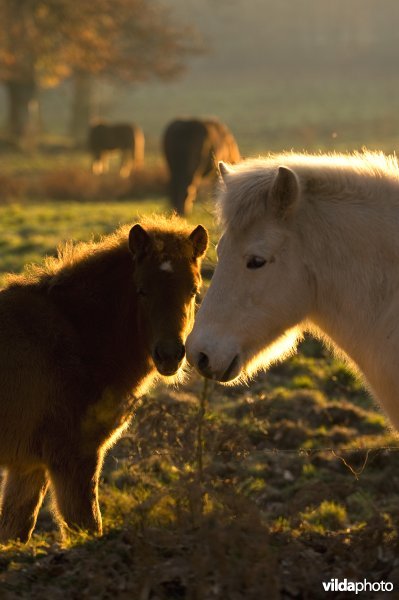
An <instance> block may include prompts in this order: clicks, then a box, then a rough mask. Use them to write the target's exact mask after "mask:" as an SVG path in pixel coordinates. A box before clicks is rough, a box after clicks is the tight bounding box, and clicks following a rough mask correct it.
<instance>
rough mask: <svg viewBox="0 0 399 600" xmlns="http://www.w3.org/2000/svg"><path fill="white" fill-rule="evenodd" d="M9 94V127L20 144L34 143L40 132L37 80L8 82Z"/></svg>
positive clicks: (14, 139)
mask: <svg viewBox="0 0 399 600" xmlns="http://www.w3.org/2000/svg"><path fill="white" fill-rule="evenodd" d="M6 87H7V95H8V129H9V133H10V136H11V138H12V140H13V141H14V142H16V143H17V144H18V145H20V144H22V145H24V144H26V143H29V145H31V144H34V143H35V141H36V137H37V133H38V99H37V86H36V83H35V81H33V80H26V81H17V80H10V81H7V82H6Z"/></svg>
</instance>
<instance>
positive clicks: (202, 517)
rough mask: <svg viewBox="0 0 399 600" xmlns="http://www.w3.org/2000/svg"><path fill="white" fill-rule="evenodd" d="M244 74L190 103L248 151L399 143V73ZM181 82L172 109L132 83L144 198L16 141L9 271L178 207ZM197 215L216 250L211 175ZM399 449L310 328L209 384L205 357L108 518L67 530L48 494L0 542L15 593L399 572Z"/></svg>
mask: <svg viewBox="0 0 399 600" xmlns="http://www.w3.org/2000/svg"><path fill="white" fill-rule="evenodd" d="M245 83H246V82H245V78H244V79H243V80H242V85H241V86H240V89H238V88H237V87H236V88H235V91H233V90H230V93H229V98H228V99H224V100H223V97H222V94H221V93H220V91H219V92H217V91H215V93H214V95H213V96H212V93H211V92H210V91H209V89H208V90H207V93H206V94H205V95H203V96H202V97H201V96H199V97H198V99H197V101H196V102H193V99H192V98H193V95H194V92H195V89H194V88H193V89H192V90H191V104H190V107H191V111H190V112H192V113H194V112H201V113H209V112H218V114H220V115H221V116H222V117H223V118H225V120H226V121H227V122H229V123H230V125H231V126H232V129H233V130H234V131H235V132H236V133H237V137H238V139H239V141H240V142H241V146H242V148H243V152H244V154H256V153H258V152H264V151H268V150H282V149H284V148H291V147H295V148H296V149H302V148H306V149H307V150H317V149H319V148H320V149H324V150H325V149H328V150H332V149H337V150H343V149H349V150H350V149H355V148H360V147H361V146H362V145H368V146H369V147H371V148H381V149H383V150H385V151H393V150H395V147H396V142H397V135H396V132H397V131H399V117H398V116H397V115H396V100H395V99H396V98H397V96H398V92H399V84H398V83H397V82H396V81H393V80H391V81H385V82H384V86H385V87H383V88H382V89H381V86H380V87H378V85H374V86H373V85H372V84H371V83H367V82H366V83H364V82H363V83H361V82H358V81H356V80H355V78H354V81H353V82H350V83H348V84H347V86H346V87H345V88H344V87H343V86H341V87H340V88H338V87H337V86H336V85H335V84H334V82H331V83H330V85H329V86H328V85H325V86H324V87H323V86H322V85H321V84H320V83H318V84H316V83H313V84H312V83H311V82H309V86H310V90H311V92H312V93H309V86H308V89H307V90H305V87H303V88H301V87H300V86H299V85H297V86H295V85H294V84H293V83H292V84H287V85H286V88H284V86H282V85H281V84H279V85H277V84H276V85H272V84H270V85H269V84H268V85H266V84H265V83H264V82H262V84H261V83H259V85H258V87H256V86H253V87H252V88H251V89H249V87H246V85H245ZM200 84H201V82H198V87H197V88H196V89H197V90H198V89H199V88H200ZM312 86H313V87H312ZM154 89H155V90H156V88H154ZM170 89H171V90H172V91H173V88H170ZM178 89H179V88H178V87H176V88H175V96H174V95H173V93H171V94H170V95H169V96H168V97H165V102H164V112H163V113H162V115H161V114H158V113H156V111H155V112H154V107H153V106H152V105H151V101H150V100H149V99H148V96H147V97H146V96H145V94H144V92H143V93H141V92H140V91H138V92H137V94H136V96H135V97H136V100H137V103H136V105H137V110H138V115H139V117H140V118H139V119H137V120H138V121H139V122H140V120H142V121H143V122H144V123H147V124H148V129H149V138H150V144H149V147H150V157H151V158H150V165H151V168H153V169H154V170H153V171H151V173H150V178H153V177H154V176H155V175H156V176H157V177H159V182H158V183H157V186H158V187H157V188H156V193H154V189H153V188H151V186H150V188H149V190H148V193H145V194H141V195H142V197H140V199H138V198H136V197H135V195H134V190H133V192H132V189H127V188H126V189H125V188H123V187H118V186H119V185H120V183H118V178H117V177H116V176H115V175H112V174H111V175H110V176H109V177H108V178H105V179H103V180H102V181H103V183H102V184H101V186H102V187H101V189H99V188H98V187H93V186H95V185H98V184H95V183H93V182H94V180H93V178H91V176H89V175H88V174H87V167H88V158H87V156H86V155H85V154H84V153H73V152H70V151H67V150H63V151H61V152H60V153H55V152H53V153H49V152H42V153H37V154H35V155H31V156H27V155H25V154H17V153H13V154H3V155H2V156H1V165H2V166H1V177H3V179H1V178H0V199H1V204H0V286H1V285H2V284H4V282H5V279H6V278H5V274H6V272H8V271H14V272H20V271H21V270H22V269H23V266H24V265H25V264H26V263H27V262H32V261H38V260H41V258H42V257H43V256H44V255H46V254H53V253H54V252H55V249H56V246H57V245H58V243H59V242H60V241H62V240H67V239H73V240H80V239H83V240H84V239H90V238H91V237H92V236H93V235H94V236H100V235H102V234H106V233H108V232H109V231H111V230H112V229H114V228H115V227H117V226H118V225H119V224H121V223H125V222H134V221H135V220H136V219H137V216H138V215H139V214H141V213H148V212H151V213H152V212H158V211H159V212H165V211H167V210H168V204H167V201H166V198H165V194H164V189H163V187H162V185H163V184H164V183H165V182H164V180H163V179H162V177H163V175H162V173H161V174H160V172H159V169H160V168H162V167H160V166H159V165H160V158H159V155H158V154H157V146H156V144H157V143H158V142H157V135H158V132H159V131H160V130H161V128H162V123H163V122H165V121H166V120H167V119H168V117H169V116H170V115H171V114H172V110H175V111H180V109H181V108H182V107H183V104H184V98H185V97H184V94H183V96H182V95H181V94H182V93H183V92H182V91H181V90H180V95H179V94H178ZM284 89H285V91H286V93H285V95H284ZM344 89H345V92H344ZM255 92H256V94H255ZM157 93H158V92H157ZM187 94H188V92H187ZM255 95H256V103H255V100H254V98H255ZM188 97H189V96H186V102H187V104H188V103H189V102H188ZM344 97H345V101H343V99H344ZM309 98H310V99H309ZM382 98H383V99H384V102H385V104H384V103H381V99H382ZM177 99H179V102H177ZM233 100H234V101H233ZM154 102H155V100H154ZM251 103H252V104H251ZM211 106H214V109H213V110H210V107H211ZM208 107H209V108H208ZM244 107H245V110H244ZM247 107H251V108H250V109H249V110H246V109H247ZM200 109H202V110H200ZM119 110H120V112H121V114H125V113H127V107H124V106H123V105H122V104H121V106H119ZM123 111H125V113H124V112H123ZM151 114H152V115H153V118H152V120H151ZM54 173H55V175H54ZM49 182H50V183H49ZM6 184H7V186H8V187H7V186H6ZM145 185H147V184H146V182H144V183H143V182H142V188H143V189H146V188H145ZM35 186H36V187H35ZM90 186H91V187H90ZM32 190H33V191H32ZM88 190H89V191H90V193H89V192H88ZM107 193H109V197H110V198H112V202H107V201H106V200H107ZM191 221H192V222H193V223H198V222H202V223H203V224H204V225H206V226H207V227H208V228H209V229H210V232H211V238H212V245H211V248H210V252H209V260H210V262H214V260H215V255H214V243H215V242H216V240H217V236H218V232H217V227H216V224H215V222H214V218H213V213H212V201H211V199H210V194H209V189H208V188H206V189H204V190H203V192H202V194H201V201H200V202H198V203H197V205H196V208H195V212H194V214H193V216H192V217H191ZM0 435H1V424H0ZM398 450H399V443H398V439H397V436H396V435H394V434H393V433H391V432H390V431H389V429H388V428H387V423H386V421H385V418H384V416H383V415H382V414H381V412H380V411H379V410H378V409H377V408H376V406H375V405H374V403H373V402H372V400H371V399H370V397H369V395H368V394H367V392H366V391H365V390H364V388H363V386H362V384H361V383H360V382H359V381H357V380H356V379H355V378H354V377H353V376H352V375H351V373H350V372H349V371H348V369H347V367H346V366H345V365H344V364H343V363H342V362H341V361H340V360H338V359H336V358H333V357H332V356H331V355H330V354H329V353H328V351H326V350H324V349H323V348H322V347H321V346H320V344H319V343H318V342H316V341H315V340H313V339H310V338H309V339H306V340H305V341H304V342H303V343H302V345H301V347H300V351H299V353H298V354H297V355H296V356H294V357H293V358H291V359H290V360H288V361H286V362H285V363H283V364H281V365H278V366H275V367H274V368H272V369H271V370H270V371H269V372H268V373H267V374H263V375H260V376H259V377H258V378H256V380H254V381H253V382H252V383H251V384H250V385H248V386H244V387H231V388H226V387H223V386H219V385H210V384H208V385H205V384H204V382H203V381H202V380H201V379H200V378H199V377H198V376H196V375H195V374H194V373H192V374H191V375H190V377H189V379H188V381H187V383H186V384H185V385H184V386H182V387H179V388H178V389H174V388H166V387H165V386H163V385H159V386H158V387H157V388H154V389H153V390H152V391H151V392H150V394H149V395H148V396H146V397H145V398H144V399H143V401H142V403H141V405H140V406H139V407H138V408H137V411H136V414H135V417H134V419H133V423H132V426H131V429H130V430H129V433H128V434H127V435H126V436H125V437H124V438H123V439H122V440H121V441H120V442H119V443H118V444H117V446H116V447H115V448H114V449H113V450H112V452H111V453H110V455H109V456H108V458H107V461H106V464H105V468H104V472H103V476H102V481H101V491H100V500H101V506H102V512H103V517H104V526H105V535H104V536H103V537H102V538H101V539H92V538H90V537H89V536H87V535H86V534H85V533H84V532H82V533H81V534H80V535H76V536H75V537H74V538H72V539H70V540H68V541H64V542H62V541H61V540H60V539H59V536H58V534H57V532H56V530H55V526H54V522H53V521H52V518H51V512H50V508H49V505H48V504H47V505H46V507H45V509H44V510H43V511H42V513H41V515H40V518H39V523H38V528H37V531H36V533H35V535H34V536H33V540H32V542H31V544H30V545H28V546H26V547H25V546H22V545H20V544H19V543H12V544H10V545H7V546H3V547H0V599H1V600H3V598H4V599H5V600H8V599H10V600H14V599H21V600H23V599H29V600H36V599H37V600H47V599H49V600H53V599H54V600H57V599H58V598H60V599H61V598H62V599H66V598H68V600H69V598H71V599H76V600H80V599H81V598H90V599H91V598H99V599H104V600H105V599H111V598H112V599H114V598H117V599H119V598H120V599H129V600H130V599H134V600H136V599H137V600H161V599H168V600H169V599H176V600H183V599H187V600H213V599H215V600H216V599H223V600H243V599H245V600H247V599H249V600H252V599H253V600H260V599H267V600H274V599H276V600H277V599H279V598H282V599H294V598H296V599H302V598H304V599H306V598H309V599H310V600H312V599H318V598H324V596H325V593H324V591H323V588H322V581H329V580H330V579H332V578H338V579H340V580H342V579H344V578H345V577H347V578H348V579H350V580H361V581H362V580H363V579H364V578H366V579H368V580H369V581H380V580H384V581H391V582H393V583H394V584H395V586H396V587H395V589H398V588H397V586H398V585H399V563H398V558H397V557H398V549H399V537H398V523H397V515H398V510H397V507H398V502H397V498H398V493H399V476H398V467H399V452H398ZM330 596H331V597H332V598H334V597H337V598H340V597H342V596H340V595H338V594H337V595H335V594H334V593H331V594H330ZM374 597H376V596H374V595H373V594H372V593H371V594H368V593H364V594H362V598H365V599H366V598H374ZM392 597H395V596H394V595H392Z"/></svg>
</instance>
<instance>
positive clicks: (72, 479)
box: [49, 458, 102, 534]
mask: <svg viewBox="0 0 399 600" xmlns="http://www.w3.org/2000/svg"><path fill="white" fill-rule="evenodd" d="M100 468H101V461H100V460H99V459H98V458H95V459H90V460H87V459H85V460H81V461H77V462H76V463H75V464H74V465H68V466H63V468H60V467H59V466H57V467H51V466H50V468H49V469H50V477H51V482H52V484H53V487H54V492H55V501H56V516H57V517H58V520H59V522H60V525H61V528H62V527H65V526H67V527H68V528H71V529H84V530H87V531H90V532H91V533H97V534H101V533H102V523H101V513H100V507H99V504H98V477H99V472H100Z"/></svg>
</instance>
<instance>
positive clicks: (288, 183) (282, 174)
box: [268, 167, 300, 219]
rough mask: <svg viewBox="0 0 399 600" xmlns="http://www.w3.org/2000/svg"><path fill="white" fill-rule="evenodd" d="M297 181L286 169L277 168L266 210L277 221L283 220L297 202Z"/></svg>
mask: <svg viewBox="0 0 399 600" xmlns="http://www.w3.org/2000/svg"><path fill="white" fill-rule="evenodd" d="M299 193H300V188H299V180H298V177H297V176H296V175H295V173H294V171H291V169H289V168H288V167H279V169H278V172H277V175H276V177H275V179H274V181H273V183H272V186H271V188H270V192H269V198H268V209H269V210H270V211H271V212H272V214H273V215H274V216H275V217H276V218H278V219H285V218H286V217H287V216H288V214H289V213H290V212H291V211H292V209H293V208H294V207H295V205H296V204H297V203H298V200H299Z"/></svg>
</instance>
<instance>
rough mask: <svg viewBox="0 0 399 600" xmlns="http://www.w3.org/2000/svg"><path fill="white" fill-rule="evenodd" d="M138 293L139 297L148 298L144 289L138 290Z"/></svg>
mask: <svg viewBox="0 0 399 600" xmlns="http://www.w3.org/2000/svg"><path fill="white" fill-rule="evenodd" d="M137 293H138V295H139V296H147V292H146V291H145V289H144V288H142V287H139V288H137Z"/></svg>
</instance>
